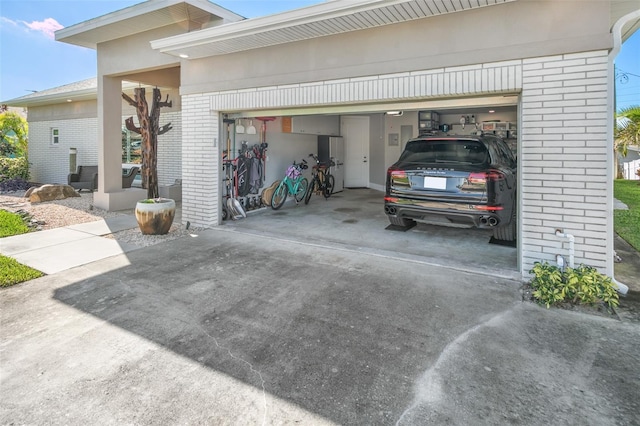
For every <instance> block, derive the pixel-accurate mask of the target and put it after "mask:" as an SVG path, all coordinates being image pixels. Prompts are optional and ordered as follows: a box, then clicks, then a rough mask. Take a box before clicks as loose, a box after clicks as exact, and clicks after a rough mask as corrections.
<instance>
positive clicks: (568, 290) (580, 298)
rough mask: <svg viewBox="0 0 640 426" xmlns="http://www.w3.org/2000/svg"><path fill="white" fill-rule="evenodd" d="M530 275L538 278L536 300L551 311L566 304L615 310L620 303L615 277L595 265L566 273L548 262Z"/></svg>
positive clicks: (535, 287) (535, 278) (534, 286)
mask: <svg viewBox="0 0 640 426" xmlns="http://www.w3.org/2000/svg"><path fill="white" fill-rule="evenodd" d="M529 273H531V274H533V275H534V277H533V279H532V280H531V282H530V284H531V287H532V288H533V290H534V291H533V293H532V295H533V297H534V298H535V300H536V301H537V302H538V303H539V304H541V305H545V306H546V307H547V308H549V307H551V306H554V305H560V304H562V303H573V304H586V305H595V304H598V303H604V304H605V305H606V306H607V307H608V308H609V309H611V308H614V307H617V306H618V304H619V296H618V292H617V291H616V286H615V284H614V283H613V281H612V280H611V278H609V277H607V276H606V275H603V274H601V273H600V272H598V270H597V269H596V268H593V267H591V266H587V265H580V266H578V267H577V268H566V269H565V270H564V271H563V270H561V269H560V268H559V267H558V266H556V265H551V264H549V263H548V262H543V263H541V262H536V263H535V264H534V267H533V269H531V271H529Z"/></svg>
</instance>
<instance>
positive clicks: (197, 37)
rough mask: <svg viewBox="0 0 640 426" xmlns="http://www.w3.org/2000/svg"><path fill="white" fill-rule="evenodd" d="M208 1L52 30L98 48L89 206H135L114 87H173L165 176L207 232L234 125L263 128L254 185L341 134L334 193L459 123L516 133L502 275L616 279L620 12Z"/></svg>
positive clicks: (217, 217) (601, 5)
mask: <svg viewBox="0 0 640 426" xmlns="http://www.w3.org/2000/svg"><path fill="white" fill-rule="evenodd" d="M205 3H206V2H198V1H195V0H193V1H190V0H184V1H182V0H171V1H168V2H157V3H152V4H146V5H145V7H142V6H140V7H138V6H134V7H132V8H129V9H127V10H126V13H124V12H122V13H114V14H111V15H107V16H104V17H100V18H96V19H95V20H94V21H92V23H91V25H90V26H87V25H83V24H78V25H76V26H72V27H68V28H65V29H64V30H61V31H60V32H59V33H58V35H57V39H58V40H60V41H64V42H68V43H72V44H77V45H80V46H85V47H92V48H95V49H96V50H97V53H98V108H97V121H98V146H99V156H98V157H99V158H101V164H100V166H101V170H103V173H104V175H103V176H100V181H101V182H103V183H104V185H103V186H102V187H100V188H99V190H98V193H97V195H96V197H97V198H96V199H97V202H96V205H97V206H99V207H102V208H106V209H111V208H114V207H117V206H122V205H124V203H125V202H129V201H130V200H131V199H133V197H134V195H131V194H129V193H128V192H126V191H122V188H121V186H120V179H119V176H118V175H119V174H120V173H121V170H120V168H121V162H120V152H119V150H118V149H117V146H116V147H114V145H117V144H115V143H110V142H109V141H111V140H119V139H120V138H121V135H120V128H121V124H122V123H121V118H122V115H123V114H121V112H122V111H121V110H120V108H121V99H120V92H121V88H122V81H125V80H126V81H134V82H141V83H143V84H149V85H159V86H164V87H171V88H173V89H176V90H178V93H179V100H180V110H179V112H177V114H179V117H177V118H176V120H175V122H176V123H178V122H179V124H180V138H179V141H177V143H179V146H178V145H176V146H175V148H176V149H177V150H178V152H170V153H169V158H170V159H173V160H174V162H173V163H171V164H170V165H168V166H167V167H173V168H174V170H175V172H176V173H179V174H180V176H181V177H182V179H181V181H182V210H183V218H186V220H188V221H189V222H190V223H191V224H192V225H194V226H196V225H197V226H203V227H213V226H221V225H222V224H223V221H222V205H223V198H224V197H225V196H226V195H225V188H224V187H225V185H224V182H223V179H222V176H223V175H224V174H223V172H224V171H223V165H224V161H225V159H224V158H223V157H224V151H225V149H226V145H227V139H228V137H227V133H226V127H227V124H228V121H227V120H232V122H233V127H235V126H236V125H242V126H244V127H245V129H246V128H247V127H251V126H252V125H253V126H256V125H257V126H258V127H260V126H261V124H262V123H261V122H260V121H259V120H257V121H256V118H258V117H272V118H274V120H271V121H268V122H267V123H266V126H267V136H266V142H267V143H268V150H267V153H266V156H265V159H264V160H265V162H264V169H263V170H264V173H265V182H267V183H269V182H272V181H273V180H275V179H279V178H280V177H281V176H282V175H284V171H285V170H286V168H287V167H288V165H290V164H291V163H292V162H293V161H294V160H295V161H300V160H301V159H302V158H308V157H307V156H308V154H309V153H311V152H317V147H318V145H317V144H318V141H317V138H318V136H319V135H332V134H334V133H336V132H337V134H339V135H340V136H342V137H343V139H344V147H345V161H344V172H345V175H344V186H345V187H346V188H367V189H368V190H370V191H377V192H381V191H382V189H383V188H384V185H385V172H386V169H387V167H388V166H389V165H390V164H392V163H393V162H394V161H395V160H396V159H397V158H398V155H399V153H400V152H401V150H402V147H403V144H404V142H405V141H406V139H407V138H408V135H411V134H413V135H415V134H417V133H418V131H419V126H420V125H421V124H425V126H426V123H421V120H420V119H419V117H420V116H421V114H424V115H425V117H426V114H429V117H428V118H429V120H431V121H433V122H437V123H438V125H437V127H438V128H439V127H440V125H444V124H447V125H450V129H448V130H449V131H450V132H455V133H459V131H460V130H461V129H460V128H459V127H460V126H461V121H460V120H461V119H462V117H464V122H465V126H470V125H471V124H472V123H471V122H472V121H476V123H473V124H479V125H480V126H481V127H485V126H486V129H484V128H483V129H482V130H485V131H490V132H494V131H495V132H515V136H516V137H512V138H510V139H511V143H512V147H515V150H516V151H517V158H518V169H517V170H518V206H517V212H518V230H517V232H518V239H517V240H518V244H517V247H516V248H513V247H508V249H509V250H511V252H513V251H515V252H516V260H515V261H510V262H509V265H510V266H509V268H512V269H513V268H515V269H517V271H518V272H517V273H518V274H519V276H520V277H526V276H527V275H528V271H529V269H531V267H532V266H533V264H534V263H535V262H538V261H549V262H555V259H556V256H557V255H563V256H568V255H569V251H571V255H573V257H574V258H575V261H576V263H585V264H589V265H591V266H594V267H596V268H597V269H599V270H601V271H602V272H604V273H606V274H609V275H613V227H612V223H611V220H610V216H611V212H612V210H613V196H612V193H611V187H612V181H613V177H612V172H611V170H612V162H613V158H612V146H613V136H612V135H613V125H612V120H610V117H611V116H612V114H613V110H614V108H613V104H612V99H613V85H612V81H613V78H612V77H613V75H614V68H613V59H614V58H615V55H616V54H617V50H618V49H619V47H620V44H621V40H623V39H624V38H625V37H628V36H629V35H630V34H632V33H633V30H634V29H635V28H636V27H637V19H636V18H637V16H636V15H634V13H637V11H636V10H635V9H633V6H631V4H630V3H628V2H622V1H614V0H612V1H604V2H588V3H585V4H582V5H581V7H580V9H579V10H576V9H575V7H574V4H573V3H571V2H553V1H544V2H527V1H521V0H511V1H495V2H487V1H479V2H465V1H462V2H460V1H454V0H444V1H434V0H398V1H391V2H389V1H379V2H378V1H374V2H371V1H362V2H360V1H356V2H354V1H348V0H337V1H332V2H323V3H321V4H316V5H312V6H309V7H305V8H302V9H298V10H293V11H288V12H283V13H279V14H275V15H271V16H265V17H260V18H252V19H244V18H243V17H241V16H239V15H236V14H234V13H232V12H230V11H228V10H225V9H223V8H220V7H217V6H215V5H213V4H210V3H206V4H205ZM158 12H159V13H158ZM129 20H136V22H144V26H143V27H138V29H132V28H133V27H132V26H128V25H124V23H126V22H128V21H129ZM540 22H545V23H546V24H545V25H544V26H541V25H540ZM489 110H493V111H494V113H489ZM390 112H394V114H389V113H390ZM396 112H397V113H396ZM467 117H468V120H467ZM472 117H473V119H472ZM252 120H253V123H252ZM327 126H328V127H327ZM512 126H513V127H512ZM336 127H337V130H336ZM327 128H329V129H328V130H327ZM463 130H465V132H463V133H467V132H466V130H467V129H466V128H465V129H463ZM236 133H237V132H235V131H234V132H233V137H234V139H233V140H231V141H230V142H231V143H233V142H235V144H236V147H234V148H233V150H234V151H236V150H237V149H238V145H240V146H241V145H242V142H243V141H245V140H246V142H247V146H253V145H255V144H256V143H258V144H259V143H260V140H259V139H258V138H259V132H256V134H255V135H247V134H246V133H245V134H244V136H242V135H241V136H240V137H238V136H239V135H238V134H236ZM508 136H511V135H508ZM314 148H315V149H314ZM172 149H173V147H172ZM365 161H366V163H365ZM367 165H368V166H367ZM113 176H115V177H113ZM350 191H356V189H349V190H348V191H347V190H345V191H344V194H346V193H347V192H350ZM342 194H343V193H338V194H336V199H338V198H337V197H338V196H343V195H342ZM363 200H364V201H362V202H363V203H365V204H366V203H368V201H367V200H366V197H365V198H363ZM317 201H318V202H316V200H313V201H312V202H311V203H313V204H315V205H319V204H320V202H319V201H321V200H317ZM330 201H333V200H330ZM311 203H310V204H309V206H307V207H309V208H308V209H307V210H309V211H308V212H307V213H308V214H310V211H311V210H312V209H311V207H312V204H311ZM328 203H329V202H327V203H326V204H328ZM345 208H353V207H345ZM297 210H302V209H297ZM282 211H283V212H285V211H288V212H293V211H294V209H292V208H288V207H287V208H283V210H282ZM343 213H347V212H343ZM270 214H271V213H265V214H264V216H265V217H266V216H268V215H270ZM287 214H290V213H287ZM381 214H384V213H381ZM258 216H259V215H255V218H254V217H251V219H250V220H244V219H243V221H236V222H229V221H227V222H225V223H224V226H229V227H231V225H230V224H231V223H233V226H239V224H240V223H242V224H243V226H245V227H246V226H250V225H249V224H251V223H257V222H258ZM345 217H346V215H345ZM271 219H272V222H273V223H275V220H276V219H275V218H273V217H272V218H271ZM260 220H262V218H261V219H260ZM345 220H357V219H355V218H353V217H349V218H345ZM344 225H348V223H345V224H344ZM265 226H267V225H265ZM421 226H422V224H421V225H420V227H421ZM424 226H427V225H424ZM420 227H416V229H415V230H414V231H411V232H407V233H405V235H413V233H415V232H418V231H419V229H420ZM340 229H341V230H342V229H348V228H344V227H343V228H340ZM434 229H435V228H434ZM438 229H440V228H438ZM558 229H560V230H562V231H563V232H561V234H562V235H570V236H571V237H572V242H573V243H574V244H569V241H568V240H567V239H563V238H561V237H558V236H557V232H556V231H557V230H558ZM333 230H334V229H333V228H332V229H331V231H333ZM331 231H321V232H326V233H328V234H330V233H331ZM341 232H342V231H341ZM452 232H453V231H452ZM456 232H458V233H460V232H462V233H463V234H464V231H459V230H456ZM435 233H436V231H434V230H431V229H430V231H429V232H425V234H429V235H434V234H435ZM465 236H466V235H465ZM357 238H358V236H354V237H353V241H351V242H347V243H348V244H352V243H356V242H357V241H358V240H357ZM458 241H460V240H458ZM337 243H338V241H336V244H337ZM409 245H410V244H407V246H409ZM458 245H459V244H458ZM485 245H486V244H485ZM484 250H486V249H485V248H479V249H476V250H471V251H472V252H474V253H476V254H482V253H483V251H484ZM409 254H411V253H409ZM467 256H468V255H467V254H466V253H465V254H464V257H467ZM485 262H486V263H490V262H491V260H485ZM514 265H515V266H514Z"/></svg>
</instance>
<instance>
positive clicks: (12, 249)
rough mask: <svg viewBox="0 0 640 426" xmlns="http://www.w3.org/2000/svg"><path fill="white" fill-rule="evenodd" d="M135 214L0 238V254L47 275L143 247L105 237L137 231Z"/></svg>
mask: <svg viewBox="0 0 640 426" xmlns="http://www.w3.org/2000/svg"><path fill="white" fill-rule="evenodd" d="M137 227H138V224H137V222H136V218H135V216H133V215H121V216H116V217H111V218H107V219H102V220H98V221H95V222H88V223H82V224H78V225H72V226H67V227H64V228H56V229H49V230H45V231H38V232H30V233H27V234H22V235H16V236H13V237H7V238H2V239H0V253H2V254H3V255H5V256H9V257H12V258H14V259H16V260H17V261H18V262H20V263H22V264H23V265H27V266H30V267H32V268H34V269H37V270H38V271H41V272H44V273H45V274H55V273H57V272H61V271H65V270H68V269H71V268H74V267H76V266H80V265H86V264H88V263H91V262H95V261H97V260H102V259H105V258H108V257H111V256H116V255H118V254H122V253H127V252H129V251H131V250H135V249H138V248H140V247H139V246H136V245H131V244H124V243H119V242H117V241H116V240H115V239H109V238H104V235H108V234H112V233H114V232H118V231H123V230H125V229H131V228H137Z"/></svg>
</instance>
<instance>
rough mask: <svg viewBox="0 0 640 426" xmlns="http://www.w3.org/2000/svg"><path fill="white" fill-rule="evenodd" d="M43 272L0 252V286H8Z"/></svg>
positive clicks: (40, 274)
mask: <svg viewBox="0 0 640 426" xmlns="http://www.w3.org/2000/svg"><path fill="white" fill-rule="evenodd" d="M43 275H44V274H43V273H42V272H40V271H36V270H35V269H32V268H29V267H28V266H24V265H22V264H20V263H18V262H17V261H16V260H15V259H12V258H10V257H6V256H3V255H1V254H0V287H9V286H12V285H14V284H19V283H22V282H25V281H29V280H32V279H34V278H40V277H41V276H43Z"/></svg>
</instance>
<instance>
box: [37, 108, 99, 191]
mask: <svg viewBox="0 0 640 426" xmlns="http://www.w3.org/2000/svg"><path fill="white" fill-rule="evenodd" d="M52 128H58V130H59V132H60V133H59V134H60V138H59V144H58V146H52V145H51V143H50V142H51V129H52ZM97 140H98V119H97V118H80V119H70V120H56V121H38V122H34V123H29V162H30V163H31V166H30V170H31V180H32V181H34V182H40V183H65V184H66V183H67V175H68V174H69V148H77V150H78V154H77V161H76V164H78V165H82V164H87V165H95V164H98V142H97Z"/></svg>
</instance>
